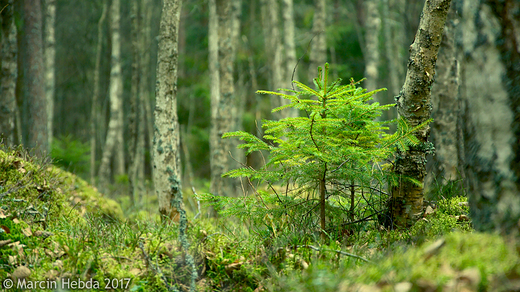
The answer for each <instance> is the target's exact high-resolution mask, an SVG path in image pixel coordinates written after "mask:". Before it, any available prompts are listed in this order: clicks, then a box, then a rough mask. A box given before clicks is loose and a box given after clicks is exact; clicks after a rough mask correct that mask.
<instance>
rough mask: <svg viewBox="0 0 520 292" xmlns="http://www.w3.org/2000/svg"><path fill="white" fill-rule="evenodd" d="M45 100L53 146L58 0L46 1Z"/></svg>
mask: <svg viewBox="0 0 520 292" xmlns="http://www.w3.org/2000/svg"><path fill="white" fill-rule="evenodd" d="M44 4H45V40H44V48H45V50H44V52H45V99H46V100H47V139H48V144H49V146H50V145H52V137H53V134H52V132H53V119H54V93H55V88H56V86H55V85H56V74H55V65H54V64H55V60H56V49H55V47H54V46H55V42H56V41H55V37H54V27H55V22H56V0H45V1H44Z"/></svg>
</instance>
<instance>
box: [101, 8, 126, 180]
mask: <svg viewBox="0 0 520 292" xmlns="http://www.w3.org/2000/svg"><path fill="white" fill-rule="evenodd" d="M119 1H120V0H112V5H111V8H110V17H111V19H110V26H111V38H112V53H111V60H112V62H111V70H110V120H109V122H108V130H107V137H106V140H105V147H104V149H103V156H102V158H101V165H100V167H99V182H100V186H101V187H102V188H103V189H104V188H106V185H107V183H108V182H109V181H110V177H111V176H110V160H111V158H112V157H114V158H115V167H114V169H115V171H114V173H115V174H121V162H123V165H124V160H123V161H121V157H120V155H121V154H120V153H117V152H118V151H122V150H121V149H123V150H124V148H123V147H124V145H123V143H122V137H121V136H122V133H123V124H122V122H123V121H122V106H123V105H122V95H123V80H122V76H121V39H120V37H121V36H120V32H119V26H120V7H121V5H120V2H119ZM114 152H116V155H114ZM122 172H124V168H123V170H122Z"/></svg>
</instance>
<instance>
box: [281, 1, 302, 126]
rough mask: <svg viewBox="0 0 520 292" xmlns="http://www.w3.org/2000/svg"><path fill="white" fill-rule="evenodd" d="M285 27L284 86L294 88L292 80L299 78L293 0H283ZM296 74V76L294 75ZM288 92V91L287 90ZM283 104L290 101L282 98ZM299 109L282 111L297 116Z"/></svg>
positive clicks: (289, 115)
mask: <svg viewBox="0 0 520 292" xmlns="http://www.w3.org/2000/svg"><path fill="white" fill-rule="evenodd" d="M282 5H283V6H282V12H283V27H284V35H283V40H284V43H283V44H284V50H285V79H284V80H283V87H284V88H292V83H291V82H292V80H293V79H295V78H296V79H297V78H298V74H297V71H296V48H295V44H294V8H293V0H283V4H282ZM293 75H294V76H293ZM286 93H287V92H286ZM282 103H283V104H288V103H289V101H288V100H286V99H284V100H282ZM298 115H299V112H298V109H295V108H291V109H287V110H285V111H283V112H282V117H284V118H285V117H297V116H298Z"/></svg>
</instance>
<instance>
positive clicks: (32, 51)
mask: <svg viewBox="0 0 520 292" xmlns="http://www.w3.org/2000/svg"><path fill="white" fill-rule="evenodd" d="M23 14H24V25H25V26H24V32H25V34H24V36H23V41H22V44H23V46H24V50H23V55H22V60H24V74H23V76H24V83H23V84H24V86H26V89H25V96H26V100H27V104H28V135H27V137H28V138H27V144H28V145H27V147H29V148H37V151H36V152H37V153H39V154H41V155H45V154H47V153H48V152H49V140H48V139H47V134H48V132H47V119H48V117H47V102H46V99H45V75H44V74H45V68H44V62H43V41H42V10H41V2H40V0H25V1H24V5H23Z"/></svg>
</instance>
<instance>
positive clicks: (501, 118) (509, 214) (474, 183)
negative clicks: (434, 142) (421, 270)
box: [460, 0, 520, 235]
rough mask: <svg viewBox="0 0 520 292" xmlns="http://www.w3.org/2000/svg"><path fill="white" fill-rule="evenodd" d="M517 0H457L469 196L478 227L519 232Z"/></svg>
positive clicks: (519, 7)
mask: <svg viewBox="0 0 520 292" xmlns="http://www.w3.org/2000/svg"><path fill="white" fill-rule="evenodd" d="M518 11H520V5H519V3H518V2H517V1H477V2H475V1H469V0H464V1H462V18H461V19H462V21H461V24H460V26H461V27H460V31H461V36H462V42H461V43H462V52H463V53H464V61H463V63H462V70H461V99H462V100H464V103H465V108H464V110H465V113H464V121H465V133H464V144H465V155H466V157H465V158H466V169H465V171H466V175H467V182H468V185H469V190H468V199H469V205H470V210H471V217H472V220H473V226H474V227H475V229H476V230H479V231H495V230H498V231H501V232H502V233H512V234H514V235H518V234H519V231H520V228H519V225H518V224H519V223H520V221H519V219H520V195H519V194H520V151H519V147H520V146H519V141H520V130H519V129H520V90H518V89H519V88H520V68H519V66H518V64H520V53H519V51H520V45H519V43H520V35H519V33H518V31H517V30H518V29H519V27H518V23H517V24H516V25H515V13H518Z"/></svg>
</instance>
